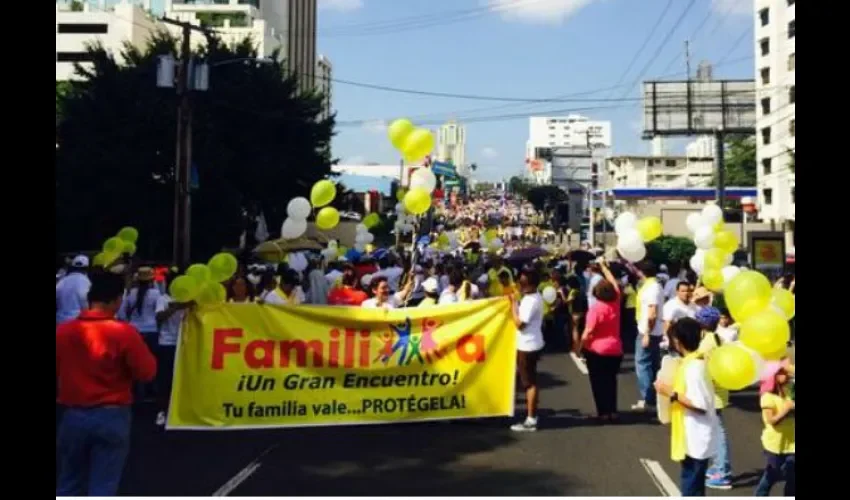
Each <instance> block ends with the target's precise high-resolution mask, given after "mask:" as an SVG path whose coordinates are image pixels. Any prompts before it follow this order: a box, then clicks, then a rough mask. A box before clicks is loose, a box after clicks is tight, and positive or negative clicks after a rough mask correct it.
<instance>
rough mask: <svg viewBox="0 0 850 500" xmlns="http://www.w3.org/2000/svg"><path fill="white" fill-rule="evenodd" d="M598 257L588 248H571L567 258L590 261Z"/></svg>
mask: <svg viewBox="0 0 850 500" xmlns="http://www.w3.org/2000/svg"><path fill="white" fill-rule="evenodd" d="M594 259H596V256H595V255H593V254H592V253H590V252H588V251H587V250H571V251H570V252H568V253H567V260H571V261H578V262H590V261H591V260H594Z"/></svg>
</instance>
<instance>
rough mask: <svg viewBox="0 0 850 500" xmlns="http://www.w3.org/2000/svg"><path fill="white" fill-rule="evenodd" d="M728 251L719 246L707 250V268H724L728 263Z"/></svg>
mask: <svg viewBox="0 0 850 500" xmlns="http://www.w3.org/2000/svg"><path fill="white" fill-rule="evenodd" d="M726 255H728V254H727V253H726V252H724V251H723V250H721V249H719V248H712V249H710V250H707V251H706V252H705V269H706V270H709V269H717V270H720V269H723V266H724V265H726Z"/></svg>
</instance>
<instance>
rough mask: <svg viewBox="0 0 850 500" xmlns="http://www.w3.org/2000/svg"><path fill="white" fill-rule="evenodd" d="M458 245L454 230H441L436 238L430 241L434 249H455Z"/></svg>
mask: <svg viewBox="0 0 850 500" xmlns="http://www.w3.org/2000/svg"><path fill="white" fill-rule="evenodd" d="M459 245H460V241H459V239H458V235H457V233H456V232H454V231H442V232H441V233H440V234H439V235H438V236H437V239H436V240H435V241H434V242H433V243H431V247H432V248H434V249H435V250H444V251H445V250H455V249H456V248H457V247H458V246H459Z"/></svg>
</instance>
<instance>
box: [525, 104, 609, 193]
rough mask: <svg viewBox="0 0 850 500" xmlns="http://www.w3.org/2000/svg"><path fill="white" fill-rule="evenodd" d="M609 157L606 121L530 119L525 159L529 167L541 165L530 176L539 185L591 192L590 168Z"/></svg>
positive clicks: (575, 116)
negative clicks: (557, 185) (578, 186)
mask: <svg viewBox="0 0 850 500" xmlns="http://www.w3.org/2000/svg"><path fill="white" fill-rule="evenodd" d="M610 154H611V122H609V121H591V120H590V119H588V118H587V117H585V116H581V115H568V116H533V117H531V118H529V130H528V141H527V142H526V151H525V158H526V161H527V162H529V163H531V164H534V161H535V160H541V161H542V162H544V165H543V167H542V168H540V169H538V170H534V171H532V172H531V174H530V175H531V176H532V178H533V179H534V181H535V182H536V183H538V184H559V185H562V187H564V188H565V189H569V190H571V191H573V190H575V189H576V185H575V184H576V183H578V184H579V185H581V188H582V189H588V188H591V185H592V183H591V177H592V176H593V173H592V170H593V165H596V166H597V168H598V166H599V165H603V164H604V161H605V158H607V157H608V156H610ZM546 163H548V164H546ZM601 170H602V169H600V168H598V171H601ZM568 181H569V182H568ZM566 184H572V186H570V187H567V185H566Z"/></svg>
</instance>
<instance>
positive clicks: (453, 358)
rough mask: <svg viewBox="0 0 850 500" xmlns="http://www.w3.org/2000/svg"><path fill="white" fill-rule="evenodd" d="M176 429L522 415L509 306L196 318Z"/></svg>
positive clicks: (174, 410)
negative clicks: (516, 395) (516, 411)
mask: <svg viewBox="0 0 850 500" xmlns="http://www.w3.org/2000/svg"><path fill="white" fill-rule="evenodd" d="M186 321H187V323H186V324H185V326H184V333H183V335H182V337H181V344H180V346H179V351H178V357H177V365H176V371H175V378H174V391H173V394H172V401H171V407H170V414H169V418H168V428H169V429H176V430H179V429H187V430H190V429H195V430H209V429H248V428H258V427H298V426H310V425H347V424H367V423H391V422H400V421H417V420H435V419H456V418H479V417H493V416H510V415H512V414H513V401H514V372H515V363H516V335H515V330H516V329H515V327H514V326H513V323H512V321H511V315H510V305H509V302H508V301H507V300H506V299H503V298H498V299H490V300H480V301H475V302H469V303H463V304H457V305H453V306H447V307H442V308H440V309H439V310H438V311H435V310H433V309H425V308H422V309H419V308H414V309H399V310H395V311H384V310H380V309H374V310H373V309H349V308H338V307H322V306H298V307H285V306H284V307H276V306H268V305H258V304H223V305H219V306H216V307H211V308H202V309H200V310H198V311H196V312H194V313H193V314H191V315H190V316H189V317H188V318H187V320H186Z"/></svg>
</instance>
